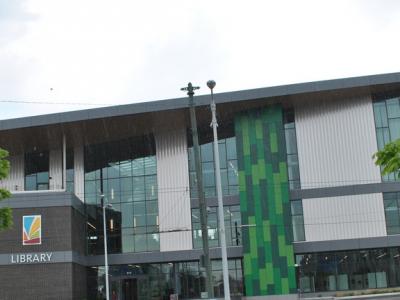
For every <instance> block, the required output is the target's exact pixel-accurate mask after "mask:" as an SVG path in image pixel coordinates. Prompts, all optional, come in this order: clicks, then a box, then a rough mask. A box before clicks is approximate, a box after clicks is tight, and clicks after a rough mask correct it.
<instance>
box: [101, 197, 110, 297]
mask: <svg viewBox="0 0 400 300" xmlns="http://www.w3.org/2000/svg"><path fill="white" fill-rule="evenodd" d="M100 197H101V208H102V209H103V231H104V269H105V270H104V271H105V275H104V276H105V281H106V299H107V300H110V287H109V283H108V252H107V226H106V207H112V205H111V204H105V203H104V195H101V196H100Z"/></svg>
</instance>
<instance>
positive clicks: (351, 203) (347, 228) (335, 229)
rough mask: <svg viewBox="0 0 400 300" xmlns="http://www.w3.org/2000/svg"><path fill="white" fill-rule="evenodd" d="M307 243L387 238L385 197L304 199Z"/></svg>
mask: <svg viewBox="0 0 400 300" xmlns="http://www.w3.org/2000/svg"><path fill="white" fill-rule="evenodd" d="M303 213H304V224H305V225H304V228H305V235H306V241H324V240H337V239H351V238H366V237H374V236H385V235H386V224H385V212H384V207H383V199H382V194H365V195H351V196H341V197H328V198H313V199H303Z"/></svg>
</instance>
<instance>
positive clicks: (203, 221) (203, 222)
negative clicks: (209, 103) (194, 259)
mask: <svg viewBox="0 0 400 300" xmlns="http://www.w3.org/2000/svg"><path fill="white" fill-rule="evenodd" d="M197 89H199V87H196V86H193V85H192V83H191V82H189V83H188V86H187V87H184V88H181V91H187V95H188V96H189V109H190V122H191V127H192V137H193V152H194V161H195V167H196V178H197V193H198V198H199V208H200V226H201V238H202V242H203V258H204V259H202V260H201V261H203V262H204V267H205V269H206V291H207V298H213V294H214V293H213V289H212V284H211V261H210V249H209V247H208V227H207V205H206V200H205V198H204V192H203V171H202V166H201V159H200V147H199V137H198V133H197V120H196V111H195V105H194V100H193V95H194V91H195V90H197Z"/></svg>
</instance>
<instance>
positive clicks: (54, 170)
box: [49, 148, 63, 190]
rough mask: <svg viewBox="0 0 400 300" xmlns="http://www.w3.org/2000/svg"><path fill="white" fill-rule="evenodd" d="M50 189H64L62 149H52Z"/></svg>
mask: <svg viewBox="0 0 400 300" xmlns="http://www.w3.org/2000/svg"><path fill="white" fill-rule="evenodd" d="M49 169H50V170H49V176H50V177H51V179H50V180H49V189H50V190H60V189H62V180H63V178H62V176H63V172H62V171H63V166H62V150H61V148H60V149H57V150H50V153H49Z"/></svg>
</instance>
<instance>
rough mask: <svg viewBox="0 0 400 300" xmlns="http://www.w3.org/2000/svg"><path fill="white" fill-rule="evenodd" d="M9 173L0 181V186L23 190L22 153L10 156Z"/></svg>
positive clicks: (12, 189) (10, 189) (11, 189)
mask: <svg viewBox="0 0 400 300" xmlns="http://www.w3.org/2000/svg"><path fill="white" fill-rule="evenodd" d="M8 160H9V162H10V173H9V175H8V177H7V178H6V179H4V180H1V181H0V187H2V188H6V189H7V190H9V191H23V190H24V181H25V180H24V179H25V170H24V155H16V156H10V157H9V158H8Z"/></svg>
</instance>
